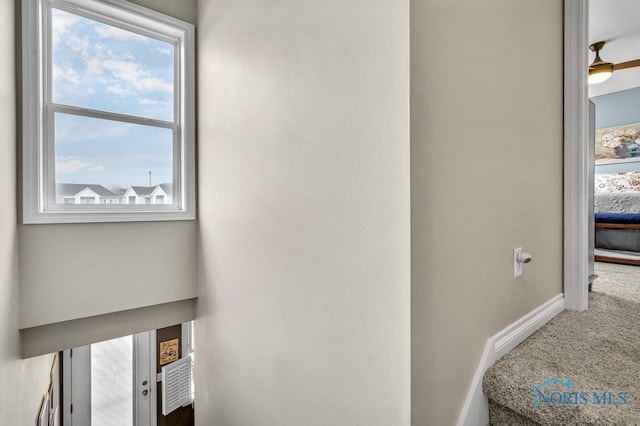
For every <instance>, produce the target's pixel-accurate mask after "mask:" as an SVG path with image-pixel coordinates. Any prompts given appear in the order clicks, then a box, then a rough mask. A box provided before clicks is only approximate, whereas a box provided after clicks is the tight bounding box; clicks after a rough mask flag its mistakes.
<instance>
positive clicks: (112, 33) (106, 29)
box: [95, 24, 147, 42]
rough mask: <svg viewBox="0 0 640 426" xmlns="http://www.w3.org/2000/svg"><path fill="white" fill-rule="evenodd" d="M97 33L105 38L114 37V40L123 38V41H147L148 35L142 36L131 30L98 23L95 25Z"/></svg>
mask: <svg viewBox="0 0 640 426" xmlns="http://www.w3.org/2000/svg"><path fill="white" fill-rule="evenodd" d="M95 31H96V33H97V34H98V35H99V36H101V37H104V38H112V39H114V40H122V41H130V40H141V41H145V42H146V41H147V37H144V36H141V35H140V34H136V33H132V32H131V31H126V30H123V29H120V28H116V27H112V26H110V25H104V24H98V25H96V26H95Z"/></svg>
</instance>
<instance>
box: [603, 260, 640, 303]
mask: <svg viewBox="0 0 640 426" xmlns="http://www.w3.org/2000/svg"><path fill="white" fill-rule="evenodd" d="M594 272H595V274H596V275H598V278H596V280H595V281H594V283H593V287H592V290H593V291H597V292H599V293H606V294H608V295H611V296H617V297H622V298H623V299H628V300H633V301H635V302H638V303H640V266H633V265H619V264H616V263H604V262H596V263H595V267H594Z"/></svg>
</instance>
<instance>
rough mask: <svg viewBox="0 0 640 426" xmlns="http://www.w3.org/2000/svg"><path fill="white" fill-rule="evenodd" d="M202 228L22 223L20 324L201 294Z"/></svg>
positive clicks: (192, 13)
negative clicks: (199, 233)
mask: <svg viewBox="0 0 640 426" xmlns="http://www.w3.org/2000/svg"><path fill="white" fill-rule="evenodd" d="M138 3H140V4H142V5H145V6H148V7H151V8H153V9H156V10H159V11H160V12H164V13H167V14H171V15H174V16H177V17H178V18H181V19H184V20H187V21H190V22H192V23H195V19H196V16H197V13H196V0H189V1H180V2H175V1H172V0H139V1H138ZM196 229H197V227H196V223H195V222H193V221H189V222H155V223H154V222H149V223H108V224H72V225H26V226H20V229H19V235H20V286H21V287H20V327H21V328H27V327H34V326H40V325H45V324H51V323H56V322H60V321H67V320H74V319H78V318H84V317H89V316H94V315H101V314H107V313H111V312H118V311H122V310H129V309H135V308H140V307H145V306H150V305H156V304H162V303H168V302H172V301H176V300H183V299H188V298H191V297H195V296H196V293H197V288H196V281H197V280H196V239H197V237H196ZM132 332H133V331H132Z"/></svg>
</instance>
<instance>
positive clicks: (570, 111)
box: [564, 0, 589, 311]
mask: <svg viewBox="0 0 640 426" xmlns="http://www.w3.org/2000/svg"><path fill="white" fill-rule="evenodd" d="M564 12H565V13H564V294H565V298H566V306H567V309H571V310H576V311H583V310H585V309H587V306H588V288H587V286H588V283H589V272H588V269H589V265H588V261H589V258H588V253H589V250H588V235H589V180H588V179H589V169H588V166H589V164H588V159H589V150H588V124H589V110H588V103H587V99H588V94H587V69H588V58H587V47H586V46H587V44H588V41H587V40H588V33H587V26H588V18H589V16H588V2H587V1H584V0H565V2H564Z"/></svg>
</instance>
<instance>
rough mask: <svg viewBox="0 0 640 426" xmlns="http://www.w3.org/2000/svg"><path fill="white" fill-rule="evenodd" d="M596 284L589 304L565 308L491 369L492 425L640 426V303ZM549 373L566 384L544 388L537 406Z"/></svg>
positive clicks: (487, 387) (488, 378)
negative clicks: (578, 309)
mask: <svg viewBox="0 0 640 426" xmlns="http://www.w3.org/2000/svg"><path fill="white" fill-rule="evenodd" d="M611 269H614V268H611ZM615 269H617V268H615ZM623 269H624V268H622V269H620V270H623ZM603 282H604V280H603ZM601 285H602V288H604V284H602V283H601ZM639 285H640V283H639ZM596 288H597V287H596V286H595V285H594V292H592V293H591V294H590V295H589V309H588V310H586V311H584V312H574V311H564V312H562V313H561V314H560V315H558V316H557V317H556V318H554V319H553V320H551V321H550V322H549V323H548V324H546V325H545V326H544V327H542V328H541V329H540V330H538V331H537V332H536V333H534V334H533V335H532V336H531V337H529V338H528V339H527V340H525V341H524V342H523V343H521V344H520V345H518V346H517V347H516V348H515V349H514V350H512V351H511V352H510V353H508V354H507V355H505V356H504V357H503V358H502V359H501V360H499V361H498V362H497V363H496V364H494V365H493V366H492V367H491V368H489V369H488V370H487V373H486V374H485V377H484V381H483V390H484V393H485V395H486V396H487V397H488V398H489V400H490V402H491V404H492V406H493V407H494V408H497V409H498V411H499V412H497V413H494V414H493V415H492V416H491V421H492V424H494V425H512V424H527V423H526V422H529V421H530V422H532V423H531V424H536V423H537V424H542V425H640V304H638V303H636V302H633V301H630V300H625V299H621V298H619V297H615V296H610V295H608V294H604V293H599V292H597V291H595V290H596ZM551 378H557V379H558V380H559V381H561V382H564V383H565V385H561V384H558V383H551V384H548V385H545V386H542V387H541V388H539V391H540V392H542V393H543V395H545V396H546V397H549V396H550V397H551V398H550V399H548V400H546V401H545V400H540V399H538V401H539V403H538V404H537V405H536V404H535V396H536V395H538V396H539V394H536V393H535V392H534V387H535V386H538V385H540V384H542V383H544V382H545V381H547V380H549V379H551ZM567 380H571V382H570V383H567ZM567 384H568V385H570V387H566V385H567ZM554 392H555V393H554ZM607 392H611V394H608V393H607ZM620 392H625V393H623V394H619V393H620ZM594 394H595V395H594ZM620 395H622V397H621V396H620ZM609 396H610V397H609ZM558 398H564V399H558ZM625 399H626V402H625V401H624V400H625ZM585 400H586V401H585ZM559 401H561V402H559ZM574 401H575V402H576V403H575V404H574V403H573V402H574ZM623 402H625V403H624V404H623ZM614 404H617V405H614ZM523 418H524V419H527V420H526V422H525V420H523Z"/></svg>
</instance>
